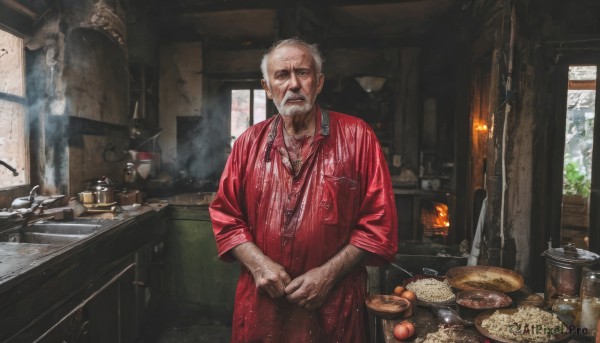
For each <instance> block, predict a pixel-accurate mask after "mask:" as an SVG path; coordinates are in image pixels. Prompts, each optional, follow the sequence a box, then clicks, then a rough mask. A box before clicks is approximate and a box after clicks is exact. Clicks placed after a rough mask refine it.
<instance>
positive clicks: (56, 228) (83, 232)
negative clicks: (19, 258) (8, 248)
mask: <svg viewBox="0 0 600 343" xmlns="http://www.w3.org/2000/svg"><path fill="white" fill-rule="evenodd" d="M114 223H115V222H114V221H112V220H99V219H77V220H74V221H72V222H54V221H37V222H34V223H31V224H29V225H28V226H26V227H24V228H21V229H20V230H18V231H15V232H13V233H9V234H7V235H3V236H1V237H0V241H1V242H15V243H33V244H53V245H67V244H71V243H74V242H77V241H79V240H81V239H84V238H86V237H89V236H92V235H94V234H96V233H98V232H100V231H103V230H105V229H107V228H109V227H111V226H113V225H114Z"/></svg>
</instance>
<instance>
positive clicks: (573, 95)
mask: <svg viewBox="0 0 600 343" xmlns="http://www.w3.org/2000/svg"><path fill="white" fill-rule="evenodd" d="M596 78H597V67H596V65H569V67H568V82H567V90H566V91H567V103H566V111H565V132H564V135H565V136H564V137H565V143H564V153H563V178H562V179H563V182H562V208H561V222H560V243H561V245H565V244H574V245H575V246H576V247H577V248H579V249H585V250H588V249H589V248H590V191H591V184H592V174H593V173H592V171H593V168H592V167H593V165H592V160H593V155H594V149H593V148H594V126H595V125H594V122H595V116H596Z"/></svg>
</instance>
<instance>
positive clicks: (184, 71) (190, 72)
mask: <svg viewBox="0 0 600 343" xmlns="http://www.w3.org/2000/svg"><path fill="white" fill-rule="evenodd" d="M202 73H203V57H202V44H201V43H177V44H166V45H163V46H161V48H160V69H159V79H160V83H159V84H160V86H159V99H160V100H159V126H160V127H161V128H162V129H163V131H162V134H161V135H160V137H159V144H160V146H161V150H162V155H161V158H162V161H163V163H168V164H176V161H177V116H201V115H202V81H203V77H202Z"/></svg>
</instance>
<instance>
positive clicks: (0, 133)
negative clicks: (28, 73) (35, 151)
mask: <svg viewBox="0 0 600 343" xmlns="http://www.w3.org/2000/svg"><path fill="white" fill-rule="evenodd" d="M24 110H25V108H24V106H23V105H22V104H19V103H16V102H11V101H7V100H3V99H0V122H2V123H4V124H3V125H0V160H2V161H4V162H6V163H8V164H9V165H10V166H12V167H13V168H15V169H17V171H18V172H19V175H18V176H13V174H12V172H10V171H9V170H8V169H6V168H4V166H0V187H9V186H18V185H24V184H26V183H28V182H29V177H28V174H27V172H26V171H28V170H29V164H28V160H27V157H26V156H28V149H27V135H26V134H25V124H26V120H25V113H24Z"/></svg>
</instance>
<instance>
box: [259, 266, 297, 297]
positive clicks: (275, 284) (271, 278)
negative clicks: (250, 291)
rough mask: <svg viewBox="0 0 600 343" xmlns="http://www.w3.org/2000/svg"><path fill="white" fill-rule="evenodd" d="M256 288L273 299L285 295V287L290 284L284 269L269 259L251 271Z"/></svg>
mask: <svg viewBox="0 0 600 343" xmlns="http://www.w3.org/2000/svg"><path fill="white" fill-rule="evenodd" d="M252 275H253V276H254V282H255V284H256V288H258V290H259V291H262V292H266V293H267V294H269V296H270V297H271V298H273V299H277V298H280V297H282V296H284V295H285V286H286V285H287V284H288V283H290V280H291V279H290V276H289V275H288V273H287V272H286V271H285V269H284V268H283V267H282V266H281V265H279V264H278V263H275V262H273V261H271V260H269V259H267V260H265V261H264V262H263V263H262V265H261V266H260V267H258V268H256V269H255V270H253V271H252Z"/></svg>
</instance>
